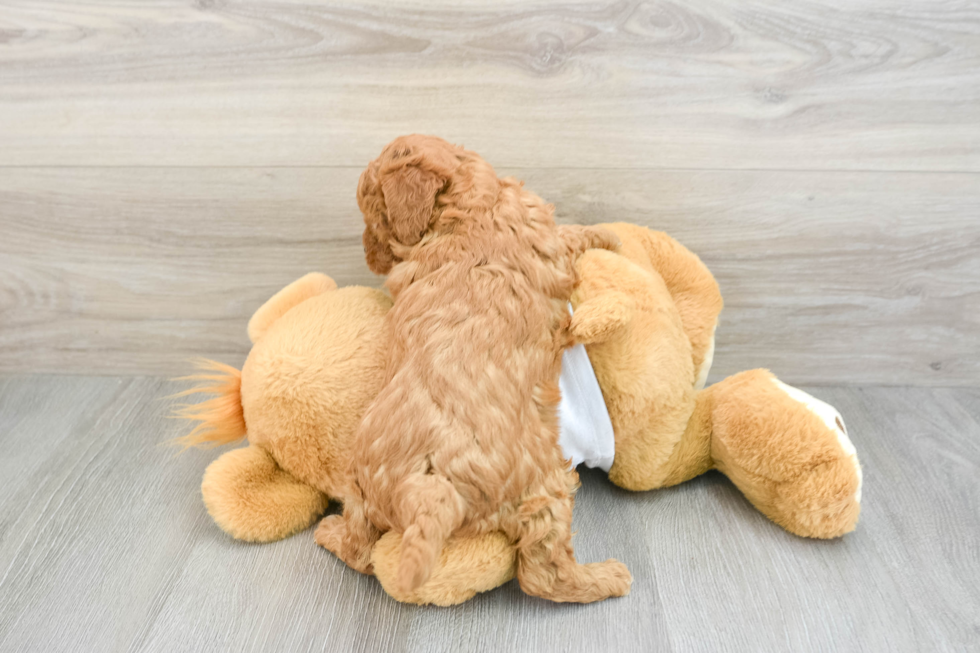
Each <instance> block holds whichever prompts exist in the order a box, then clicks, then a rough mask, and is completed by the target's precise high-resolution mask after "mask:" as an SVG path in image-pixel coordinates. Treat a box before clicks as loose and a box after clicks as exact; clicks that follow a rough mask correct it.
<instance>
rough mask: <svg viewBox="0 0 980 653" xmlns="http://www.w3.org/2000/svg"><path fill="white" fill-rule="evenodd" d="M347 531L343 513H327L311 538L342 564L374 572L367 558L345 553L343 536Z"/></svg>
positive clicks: (354, 568) (360, 570) (363, 571)
mask: <svg viewBox="0 0 980 653" xmlns="http://www.w3.org/2000/svg"><path fill="white" fill-rule="evenodd" d="M346 533H347V524H346V522H345V521H344V517H343V515H327V516H326V517H324V518H323V519H321V520H320V523H319V525H317V527H316V532H315V533H314V534H313V539H314V540H315V541H316V543H317V544H319V545H320V546H322V547H323V548H324V549H326V550H327V551H329V552H330V553H332V554H334V555H335V556H337V557H338V558H340V559H341V560H342V561H343V562H344V564H346V565H347V566H348V567H350V568H351V569H353V570H354V571H359V572H361V573H362V574H369V575H370V574H372V573H374V568H373V567H372V565H371V563H370V562H369V561H368V560H361V559H359V558H358V557H356V556H349V555H347V550H346V548H345V546H344V536H345V535H346Z"/></svg>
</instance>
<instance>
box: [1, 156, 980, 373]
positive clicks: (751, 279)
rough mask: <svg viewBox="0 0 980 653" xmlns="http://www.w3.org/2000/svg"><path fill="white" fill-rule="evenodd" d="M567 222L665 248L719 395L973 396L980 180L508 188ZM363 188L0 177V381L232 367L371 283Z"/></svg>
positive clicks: (619, 174)
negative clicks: (705, 283)
mask: <svg viewBox="0 0 980 653" xmlns="http://www.w3.org/2000/svg"><path fill="white" fill-rule="evenodd" d="M501 172H502V173H513V174H515V175H518V176H520V177H522V178H524V179H526V180H527V184H528V187H529V188H532V189H533V190H535V191H537V192H539V193H540V194H541V195H542V196H544V197H546V198H548V199H549V200H551V201H553V202H554V203H555V204H556V206H557V211H558V215H559V218H560V220H562V221H571V222H580V223H594V222H605V221H615V220H626V221H630V222H636V223H639V224H643V225H647V226H650V227H652V228H655V229H662V230H664V231H667V232H668V233H670V234H672V235H673V236H674V237H676V238H677V239H678V240H680V241H681V242H683V243H684V244H686V245H687V246H688V247H690V248H691V249H692V250H693V251H695V252H696V253H698V254H699V255H701V256H702V258H703V259H704V261H705V263H706V264H707V265H708V267H709V268H710V269H711V270H712V271H713V272H714V274H715V275H716V277H717V278H718V280H719V282H720V284H721V288H722V292H723V294H724V296H725V300H726V308H725V311H724V312H723V313H722V320H721V326H720V327H719V331H718V352H717V355H716V357H715V367H714V373H713V377H714V378H715V379H717V378H721V377H723V376H727V375H729V374H732V373H734V372H738V371H741V370H744V369H750V368H754V367H769V368H771V369H772V370H773V371H774V372H775V373H776V374H778V375H780V376H781V377H783V378H784V379H786V380H787V381H789V382H791V383H821V384H840V383H882V384H899V383H906V384H934V385H971V384H974V385H975V384H976V383H977V380H978V379H980V256H978V254H977V252H980V219H977V218H978V217H980V175H977V174H972V173H965V174H952V173H931V174H928V175H924V174H918V173H891V172H885V173H870V172H869V173H853V172H849V173H837V172H821V173H816V172H776V171H687V170H674V171H669V170H574V169H508V168H503V169H501ZM358 174H359V169H353V168H339V169H314V168H289V169H283V168H257V169H252V168H243V169H241V168H221V169H193V168H190V169H184V168H178V169H174V168H150V169H143V168H138V169H117V168H112V169H104V168H102V169H99V168H96V169H90V168H81V169H76V168H40V169H39V168H32V169H8V170H6V171H5V174H4V175H2V176H0V224H2V227H3V233H4V238H3V239H0V293H2V294H0V327H2V328H0V370H6V371H22V372H32V371H33V372H69V373H105V374H120V373H140V374H154V373H172V374H179V373H182V372H185V371H186V370H187V362H186V361H187V359H188V358H190V357H193V356H208V357H212V358H218V359H221V360H223V361H225V362H228V363H231V364H235V365H239V364H241V363H242V361H243V360H244V357H245V355H246V353H247V352H248V347H249V345H248V340H247V338H246V335H245V324H246V322H247V321H248V318H249V317H250V316H251V314H252V312H253V311H255V309H257V308H258V307H259V306H260V305H261V303H262V302H263V301H265V300H266V299H267V298H268V297H270V296H271V295H272V294H273V293H275V292H276V291H277V290H279V289H280V288H282V287H283V286H285V285H286V284H287V283H289V282H290V281H292V280H294V279H296V278H298V277H299V276H301V275H302V274H305V273H306V272H308V271H311V270H320V271H324V272H326V273H328V274H330V275H332V276H333V277H334V278H336V280H337V281H338V282H339V283H340V284H342V285H346V284H365V285H378V283H379V279H378V278H376V277H374V276H373V275H372V274H371V273H370V272H369V271H368V270H367V267H366V265H365V263H364V260H363V253H362V250H361V244H360V233H361V225H362V222H361V218H360V214H359V213H358V211H357V207H356V204H355V201H354V193H353V189H354V187H355V184H356V179H357V175H358Z"/></svg>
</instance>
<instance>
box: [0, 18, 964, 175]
mask: <svg viewBox="0 0 980 653" xmlns="http://www.w3.org/2000/svg"><path fill="white" fill-rule="evenodd" d="M0 87H2V88H3V94H2V95H0V125H3V129H2V130H0V165H113V166H118V165H122V166H131V165H208V166H214V165H222V166H224V165H237V166H242V165H247V166H268V165H347V166H360V165H362V164H363V163H364V162H365V161H367V160H368V159H369V158H370V157H372V156H374V155H375V153H376V152H377V151H378V149H379V148H380V147H381V146H382V145H383V144H384V143H385V142H387V141H388V140H390V139H391V138H392V137H393V136H395V135H397V134H399V133H404V132H412V131H423V132H432V133H439V134H441V135H443V136H445V137H447V138H450V139H452V140H456V141H462V142H464V143H466V145H467V146H469V147H471V148H473V149H476V150H478V151H480V152H482V153H484V154H486V155H487V156H488V157H489V158H490V159H492V160H494V161H496V162H498V163H499V164H500V165H507V166H526V167H557V166H572V167H589V168H593V167H609V168H623V167H632V168H636V167H640V168H663V167H670V168H678V167H681V168H726V169H727V168H739V169H747V168H751V169H758V168H766V169H821V170H827V169H831V170H839V169H860V170H867V169H876V170H886V169H887V170H933V171H935V170H945V171H974V172H977V171H980V4H978V3H977V2H975V1H965V0H960V1H951V2H932V1H929V0H823V1H819V2H817V1H808V0H796V1H794V2H792V3H787V2H779V1H777V0H771V1H759V0H752V1H748V2H746V1H745V0H691V1H689V2H684V3H678V2H635V1H612V0H607V1H602V2H588V3H583V2H536V3H524V2H517V1H515V0H510V1H507V2H489V1H480V2H476V3H472V4H470V3H457V2H451V1H450V0H438V1H437V2H425V3H423V2H418V1H416V2H409V3H393V2H387V1H386V2H369V1H366V2H362V3H358V4H354V5H345V6H343V7H337V6H334V5H333V4H332V3H328V2H325V1H322V2H321V1H313V0H300V1H291V2H285V1H277V0H251V1H245V2H239V1H235V0H197V1H194V2H191V1H189V0H163V1H160V2H152V3H148V2H136V1H128V2H127V1H120V0H7V1H6V2H4V3H3V6H2V8H0Z"/></svg>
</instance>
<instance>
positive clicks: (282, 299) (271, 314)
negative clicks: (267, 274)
mask: <svg viewBox="0 0 980 653" xmlns="http://www.w3.org/2000/svg"><path fill="white" fill-rule="evenodd" d="M336 289H337V282H335V281H334V280H333V279H331V278H330V277H328V276H327V275H325V274H322V273H320V272H310V273H309V274H307V275H306V276H303V277H300V278H299V279H297V280H296V281H294V282H292V283H291V284H289V285H288V286H286V287H285V288H283V289H282V290H280V291H279V292H277V293H276V294H275V295H273V296H272V297H271V298H270V299H269V300H268V301H266V303H264V304H262V306H260V307H259V310H257V311H255V314H254V315H252V319H250V320H249V321H248V339H249V340H251V341H252V344H255V343H256V342H258V340H259V338H261V337H262V336H263V335H265V332H266V331H268V330H269V327H270V326H272V323H273V322H275V321H276V320H278V319H279V318H281V317H282V316H283V315H285V314H286V311H288V310H289V309H291V308H292V307H293V306H296V305H297V304H301V303H303V302H305V301H306V300H307V299H309V298H310V297H315V296H317V295H321V294H323V293H325V292H330V291H331V290H336Z"/></svg>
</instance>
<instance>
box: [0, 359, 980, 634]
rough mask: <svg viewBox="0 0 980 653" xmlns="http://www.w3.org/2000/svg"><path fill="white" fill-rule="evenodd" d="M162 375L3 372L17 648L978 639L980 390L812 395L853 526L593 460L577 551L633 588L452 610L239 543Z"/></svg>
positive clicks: (326, 558)
mask: <svg viewBox="0 0 980 653" xmlns="http://www.w3.org/2000/svg"><path fill="white" fill-rule="evenodd" d="M173 388H174V386H173V385H172V384H171V383H170V382H167V381H163V380H160V379H157V378H152V377H142V378H131V377H126V378H114V377H57V376H44V377H42V376H12V377H6V378H2V379H0V433H2V434H3V455H2V456H0V478H2V479H3V491H2V493H0V650H2V651H11V652H14V651H16V652H23V651H45V652H53V651H196V650H229V651H319V650H327V651H366V652H373V651H379V650H391V651H426V652H428V651H467V650H485V651H570V650H583V651H599V650H612V651H621V652H623V653H627V652H630V653H631V652H639V651H721V650H741V651H804V650H819V651H830V650H833V651H856V650H864V651H890V652H895V651H967V650H976V647H977V642H978V641H980V639H978V634H980V538H978V534H980V510H978V509H977V508H978V506H980V391H978V390H975V389H974V390H969V389H952V390H949V389H922V388H896V387H892V388H875V387H865V388H847V389H845V388H809V390H810V391H811V392H812V393H814V394H815V395H816V396H818V397H819V398H821V399H824V400H826V401H829V402H831V403H833V404H834V405H836V406H837V407H838V408H839V409H840V410H841V412H842V413H843V414H844V415H846V416H847V423H848V429H849V431H850V432H851V434H852V438H853V440H854V444H855V446H856V447H857V449H858V451H859V453H860V455H861V460H862V463H863V466H864V479H865V485H864V493H863V494H864V497H863V505H864V510H863V512H862V515H861V521H860V524H859V526H858V528H857V530H856V531H855V532H854V533H852V534H850V535H847V536H846V537H844V538H843V539H840V540H836V541H829V542H824V541H813V540H805V539H801V538H798V537H795V536H792V535H789V534H787V533H786V532H784V531H782V530H781V529H779V528H778V527H776V526H774V525H773V524H771V523H770V522H768V521H767V520H766V519H765V518H764V517H762V516H761V515H760V514H759V513H757V512H756V511H755V510H754V509H753V508H752V507H751V506H750V505H749V504H748V502H747V501H746V500H745V499H744V498H743V497H742V496H741V495H740V494H739V493H738V492H737V491H736V490H735V488H734V487H733V486H732V485H731V483H729V482H728V480H727V479H725V478H724V477H723V476H721V475H719V474H714V473H712V474H708V475H707V476H704V477H702V478H700V479H696V480H694V481H692V482H689V483H686V484H684V485H682V486H680V487H677V488H673V489H669V490H661V491H654V492H648V493H640V494H630V493H627V492H625V491H622V490H620V489H618V488H616V487H615V486H613V485H611V484H610V483H609V482H608V481H607V480H606V479H605V478H604V476H603V475H602V474H601V473H591V472H590V473H585V474H583V488H582V490H581V492H580V494H579V496H578V501H577V504H576V506H575V520H576V522H575V528H576V529H577V531H578V535H577V536H576V552H577V553H578V555H579V557H580V558H581V559H583V560H599V559H605V558H606V557H609V556H616V557H618V558H620V559H621V560H623V561H624V562H626V564H628V565H629V567H630V569H631V571H632V572H633V575H634V579H635V580H634V583H633V589H632V593H631V594H630V595H629V596H627V597H625V598H622V599H613V600H609V601H605V602H603V603H599V604H594V605H588V606H570V605H557V604H552V603H548V602H545V601H542V600H539V599H532V598H529V597H527V596H525V595H523V594H522V593H521V591H520V589H519V588H518V586H517V584H516V583H514V582H511V583H510V584H508V585H506V586H505V587H503V588H500V589H498V590H495V591H493V592H490V593H487V594H484V595H481V596H479V597H477V598H475V599H474V600H472V601H470V602H468V603H466V604H464V605H462V606H459V607H454V608H447V609H442V608H431V607H430V608H417V607H414V606H405V605H401V604H398V603H395V602H394V601H392V600H390V599H389V598H388V597H387V596H386V595H385V594H384V593H383V591H382V590H381V588H380V586H379V585H378V584H377V582H375V580H374V579H373V578H369V577H366V576H361V575H359V574H357V573H355V572H353V571H351V570H349V569H347V568H346V567H344V566H343V565H342V564H341V563H340V562H339V561H338V560H337V559H336V558H334V557H333V556H332V555H330V554H329V553H327V552H325V551H323V550H322V549H319V548H318V547H317V546H316V545H315V544H314V542H313V537H312V531H305V532H303V533H300V534H298V535H296V536H294V537H293V538H291V539H289V540H285V541H283V542H279V543H275V544H264V545H255V544H244V543H241V542H237V541H234V540H231V539H230V538H228V537H227V536H225V535H224V534H223V533H222V532H221V531H220V530H219V529H218V528H217V527H216V526H215V525H214V524H213V523H212V522H211V520H210V518H209V517H208V515H207V513H206V512H205V510H204V507H203V505H202V503H201V500H200V494H199V489H198V488H199V483H200V478H201V474H202V472H203V470H204V467H205V466H206V465H207V464H208V462H210V461H211V460H212V459H214V457H215V456H216V455H217V454H216V452H198V451H194V452H190V453H187V454H183V455H180V456H177V457H175V455H174V452H173V450H172V449H170V448H167V447H164V446H162V443H164V442H165V441H167V440H168V439H170V438H172V437H174V436H175V435H177V434H178V433H180V429H181V425H180V424H179V423H176V422H173V421H170V420H167V419H165V417H164V416H165V414H166V412H167V409H168V407H169V404H168V402H166V401H160V400H159V399H158V398H159V397H160V396H161V395H164V394H167V393H169V392H171V391H172V390H173Z"/></svg>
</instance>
